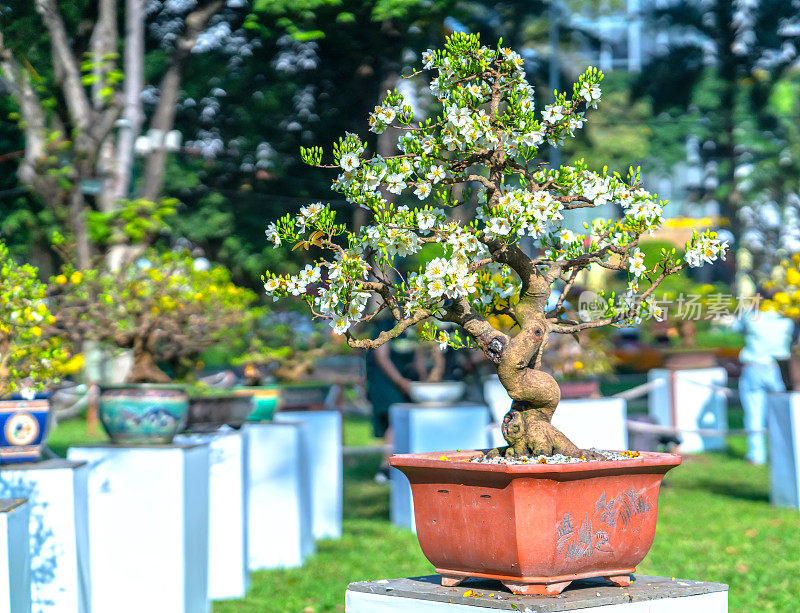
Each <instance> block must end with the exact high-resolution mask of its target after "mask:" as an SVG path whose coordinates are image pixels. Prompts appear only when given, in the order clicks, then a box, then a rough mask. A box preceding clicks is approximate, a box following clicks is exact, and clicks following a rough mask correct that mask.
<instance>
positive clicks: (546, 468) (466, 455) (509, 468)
mask: <svg viewBox="0 0 800 613" xmlns="http://www.w3.org/2000/svg"><path fill="white" fill-rule="evenodd" d="M483 451H486V450H485V449H482V450H479V449H475V450H469V451H435V452H428V453H402V454H394V455H392V456H391V457H390V458H389V464H390V465H391V466H394V467H396V468H403V467H408V468H431V469H440V470H449V471H462V470H463V471H469V472H487V473H506V474H511V475H532V476H537V477H540V476H545V475H549V474H569V473H584V472H585V473H590V472H598V471H599V472H607V471H609V470H620V469H622V470H626V471H630V470H634V471H635V470H637V469H647V468H650V467H653V466H659V467H666V468H667V470H669V469H670V468H674V467H675V466H678V465H679V464H680V463H681V456H679V455H678V454H676V453H661V452H656V451H642V452H640V454H641V455H640V456H639V457H637V458H626V459H624V460H589V461H586V462H571V463H568V464H538V463H531V464H488V463H477V462H465V461H464V460H467V459H470V458H474V457H477V456H478V455H479V454H480V453H482V452H483ZM443 455H444V456H446V457H447V458H448V459H447V460H442V459H441V457H442V456H443Z"/></svg>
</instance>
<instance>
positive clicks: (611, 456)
mask: <svg viewBox="0 0 800 613" xmlns="http://www.w3.org/2000/svg"><path fill="white" fill-rule="evenodd" d="M589 451H594V452H595V453H598V454H600V455H601V456H603V460H605V461H608V460H630V459H631V456H630V455H624V454H622V453H618V452H616V451H601V450H600V449H594V448H593V449H590V450H589ZM542 460H544V461H542ZM603 460H600V461H603ZM591 461H592V460H591V459H589V458H585V459H581V458H572V457H569V456H565V455H561V454H560V453H557V454H555V455H537V456H522V457H519V458H505V457H502V456H497V457H495V458H487V457H486V456H479V457H477V458H472V459H471V460H470V462H473V463H476V464H574V463H576V462H591Z"/></svg>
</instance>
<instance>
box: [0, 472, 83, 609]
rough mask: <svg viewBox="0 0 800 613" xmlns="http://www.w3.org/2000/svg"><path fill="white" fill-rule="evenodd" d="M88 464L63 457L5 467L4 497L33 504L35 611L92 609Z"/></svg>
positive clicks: (0, 475) (0, 482)
mask: <svg viewBox="0 0 800 613" xmlns="http://www.w3.org/2000/svg"><path fill="white" fill-rule="evenodd" d="M88 478H89V468H88V466H87V465H86V463H85V462H73V461H69V460H63V459H60V458H59V459H55V460H45V461H44V462H36V463H30V464H10V465H7V466H3V467H0V498H27V499H28V504H29V505H30V541H29V543H30V564H31V602H32V605H33V610H34V611H36V613H89V612H90V611H91V580H90V576H89V555H90V552H89V509H88V502H87V486H88Z"/></svg>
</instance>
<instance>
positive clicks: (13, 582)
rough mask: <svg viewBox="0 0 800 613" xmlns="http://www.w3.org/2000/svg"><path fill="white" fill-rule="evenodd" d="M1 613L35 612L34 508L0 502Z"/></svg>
mask: <svg viewBox="0 0 800 613" xmlns="http://www.w3.org/2000/svg"><path fill="white" fill-rule="evenodd" d="M0 613H31V547H30V505H29V504H28V501H27V500H25V499H24V498H17V499H12V500H8V499H2V500H0Z"/></svg>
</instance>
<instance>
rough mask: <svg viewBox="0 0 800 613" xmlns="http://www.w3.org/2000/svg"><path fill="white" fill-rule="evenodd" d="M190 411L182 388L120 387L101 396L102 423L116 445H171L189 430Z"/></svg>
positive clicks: (107, 389)
mask: <svg viewBox="0 0 800 613" xmlns="http://www.w3.org/2000/svg"><path fill="white" fill-rule="evenodd" d="M188 412H189V398H188V396H187V395H186V392H185V391H184V389H183V387H182V386H180V385H147V384H143V385H119V386H109V387H104V388H103V390H102V392H101V393H100V406H99V413H100V422H101V423H102V424H103V428H105V431H106V432H107V433H108V436H109V437H110V438H111V440H112V441H113V442H115V443H124V444H143V445H149V444H157V443H171V442H172V439H173V438H174V437H175V435H176V434H177V433H178V432H181V431H183V429H184V428H185V427H186V416H187V414H188Z"/></svg>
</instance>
